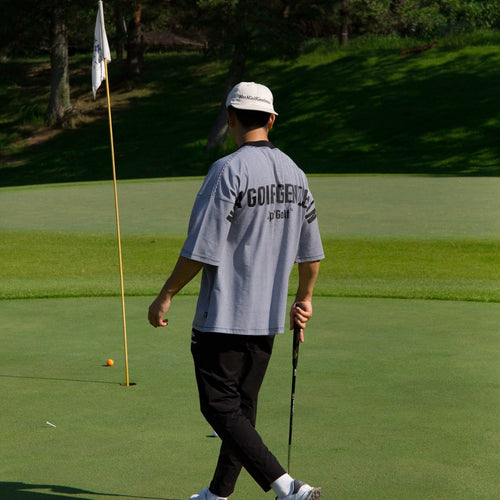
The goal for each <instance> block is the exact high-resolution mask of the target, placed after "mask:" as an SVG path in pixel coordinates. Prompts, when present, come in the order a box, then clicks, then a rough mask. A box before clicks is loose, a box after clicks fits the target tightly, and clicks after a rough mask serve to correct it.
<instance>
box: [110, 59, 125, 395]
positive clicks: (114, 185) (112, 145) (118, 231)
mask: <svg viewBox="0 0 500 500" xmlns="http://www.w3.org/2000/svg"><path fill="white" fill-rule="evenodd" d="M104 68H105V75H106V94H107V96H108V116H109V136H110V138H111V160H112V163H113V187H114V191H115V213H116V234H117V238H118V259H119V261H120V287H121V297H122V320H123V344H124V347H125V378H126V384H125V385H126V386H127V387H129V385H130V380H129V376H128V349H127V320H126V317H125V289H124V286H123V263H122V244H121V236H120V214H119V212H118V191H117V189H116V166H115V146H114V142H113V121H112V120H111V99H110V97H109V80H108V61H107V60H106V59H104Z"/></svg>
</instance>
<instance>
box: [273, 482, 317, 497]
mask: <svg viewBox="0 0 500 500" xmlns="http://www.w3.org/2000/svg"><path fill="white" fill-rule="evenodd" d="M276 498H277V500H319V499H320V498H321V488H313V487H312V486H309V485H308V484H306V483H303V482H302V481H299V480H298V479H295V480H294V481H293V493H291V494H290V495H287V496H286V497H284V498H282V499H278V497H276Z"/></svg>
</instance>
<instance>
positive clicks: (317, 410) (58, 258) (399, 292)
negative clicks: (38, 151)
mask: <svg viewBox="0 0 500 500" xmlns="http://www.w3.org/2000/svg"><path fill="white" fill-rule="evenodd" d="M200 184H201V178H190V179H189V178H188V179H156V180H148V181H130V182H129V181H127V182H119V185H118V193H119V202H120V216H121V218H120V223H121V229H122V236H123V251H124V272H125V276H124V278H125V292H126V295H127V297H126V308H127V326H128V350H129V358H130V379H131V381H132V382H133V383H135V384H136V385H134V386H132V387H128V388H127V387H122V386H121V385H120V384H122V383H123V382H124V380H125V371H124V355H123V335H122V325H121V305H120V299H119V274H118V264H117V250H116V236H115V218H114V201H113V188H112V184H111V183H110V182H98V183H81V184H61V185H49V186H37V187H34V186H31V187H23V188H2V189H0V276H2V279H1V281H0V299H2V300H0V318H1V320H2V326H1V329H0V382H1V385H0V397H1V401H2V405H1V408H2V410H1V411H0V429H1V431H0V432H1V436H2V442H1V443H2V446H1V452H0V453H1V457H2V459H1V462H0V498H1V499H4V498H5V499H6V500H60V499H67V500H69V499H76V498H78V499H86V500H104V499H116V500H119V499H138V500H153V499H154V500H186V499H187V498H189V495H190V494H192V493H194V492H196V491H198V490H199V489H201V488H203V487H204V486H206V484H207V483H208V482H209V480H210V477H211V473H212V470H213V467H214V462H215V458H216V455H217V450H218V446H219V440H218V439H216V438H211V437H208V436H209V435H210V433H211V429H210V428H209V427H208V425H207V424H206V423H205V422H204V420H203V418H202V416H201V414H200V413H199V410H198V406H197V394H196V388H195V381H194V374H193V369H192V361H191V356H190V352H189V331H190V324H191V320H192V315H193V312H194V308H195V301H196V293H197V282H195V283H193V284H191V285H190V286H188V287H187V288H186V290H185V291H184V293H183V294H182V295H179V296H178V297H177V298H176V299H174V300H175V302H174V306H173V307H172V310H171V311H170V313H169V327H168V329H167V330H163V329H162V330H154V329H152V328H151V327H150V326H149V325H148V324H147V308H148V305H149V303H150V302H151V300H152V297H153V295H154V294H155V293H156V292H157V291H158V289H159V287H160V286H161V285H162V283H163V281H164V279H165V277H166V274H167V272H168V271H169V270H170V267H171V266H172V264H173V263H174V262H175V259H176V256H177V254H178V251H179V249H180V246H181V245H182V241H183V237H184V235H185V232H186V228H187V223H188V220H189V213H190V210H191V205H192V202H193V199H194V196H195V195H196V192H197V190H198V188H199V186H200ZM310 184H311V188H312V190H313V193H314V195H315V198H316V203H317V206H318V214H319V216H318V217H319V222H320V228H321V230H322V234H323V238H324V243H325V249H326V253H327V258H326V259H325V261H324V262H323V263H322V269H321V273H320V278H319V281H318V285H317V290H318V296H317V298H316V299H315V301H314V307H315V315H314V318H313V320H312V321H311V323H310V325H309V326H308V328H307V330H306V334H307V338H306V343H305V344H304V345H303V346H302V348H301V355H300V363H299V369H298V378H297V390H296V409H295V417H294V449H293V455H292V465H291V469H292V474H294V475H297V476H299V477H301V478H302V477H303V478H306V479H307V480H308V481H310V482H311V483H314V484H316V483H317V484H319V485H321V486H322V487H323V491H324V495H323V496H324V498H325V499H326V500H331V499H333V498H335V499H339V500H393V499H394V500H402V499H404V500H424V499H425V500H427V499H442V500H450V499H453V500H462V499H463V500H469V499H474V500H476V499H484V500H493V499H496V498H497V495H498V491H500V480H499V478H500V462H499V460H498V458H499V456H500V432H499V429H500V419H499V415H500V365H499V363H498V359H499V358H500V339H499V337H498V325H499V324H500V304H499V301H500V179H498V178H488V179H484V178H470V179H469V178H467V179H465V178H442V177H436V178H434V177H411V176H312V177H311V179H310ZM295 284H296V278H295V277H294V276H292V279H291V289H290V293H292V292H293V291H294V287H295ZM403 299H404V300H403ZM436 299H445V300H436ZM290 300H291V297H290ZM108 358H112V359H114V361H115V364H114V366H113V367H108V366H105V364H106V360H107V359H108ZM290 378H291V336H290V335H286V336H281V337H280V338H279V339H278V341H277V343H276V349H275V353H274V355H273V359H272V361H271V365H270V368H269V373H268V377H267V378H266V380H265V382H264V387H263V390H262V393H261V399H260V413H259V420H258V423H257V426H258V428H259V430H260V431H261V433H262V434H263V437H264V439H265V441H266V442H267V443H268V444H269V446H270V448H271V449H272V450H273V451H274V452H275V454H276V455H277V456H278V458H279V459H280V460H281V461H282V462H285V461H286V455H287V437H288V417H289V403H290V401H289V397H290ZM47 422H49V424H48V423H47ZM50 424H52V425H50ZM54 426H55V427H54ZM231 498H232V497H231ZM234 498H235V499H236V500H256V499H258V498H268V499H271V498H274V495H272V494H271V493H268V494H267V495H266V494H263V493H262V492H261V491H260V490H259V488H258V487H257V486H256V485H255V484H254V483H253V482H252V480H251V479H250V477H249V476H248V475H247V474H246V473H245V472H244V473H242V476H241V478H240V481H239V482H238V485H237V490H236V492H235V494H234Z"/></svg>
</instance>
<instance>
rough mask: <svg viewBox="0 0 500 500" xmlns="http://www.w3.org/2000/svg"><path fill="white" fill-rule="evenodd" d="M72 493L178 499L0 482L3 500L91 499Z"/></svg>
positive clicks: (145, 498)
mask: <svg viewBox="0 0 500 500" xmlns="http://www.w3.org/2000/svg"><path fill="white" fill-rule="evenodd" d="M31 490H46V491H31ZM74 495H92V496H93V497H94V496H97V497H108V498H116V499H120V498H132V499H137V500H180V499H175V498H166V497H148V496H145V497H143V496H137V495H119V494H116V493H99V492H96V491H89V490H82V489H80V488H72V487H70V486H58V485H48V484H28V483H22V482H0V498H4V499H5V500H61V499H67V500H69V499H71V498H72V499H75V498H80V499H81V500H91V499H90V498H87V499H86V497H81V496H78V497H75V496H74Z"/></svg>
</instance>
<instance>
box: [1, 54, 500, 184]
mask: <svg viewBox="0 0 500 500" xmlns="http://www.w3.org/2000/svg"><path fill="white" fill-rule="evenodd" d="M311 61H312V62H311V64H310V65H308V66H305V65H297V64H290V63H288V62H282V63H279V64H277V63H276V62H275V61H270V62H269V63H259V64H254V65H251V64H249V65H248V66H249V67H253V69H252V70H247V73H246V74H245V79H246V80H248V81H250V80H254V81H263V83H266V84H268V85H270V86H271V87H272V88H273V89H274V91H275V94H276V101H277V103H280V104H279V106H278V109H283V113H282V114H280V120H279V122H278V126H277V127H276V130H275V131H273V135H272V141H273V142H274V143H275V144H276V146H278V147H280V148H282V149H283V150H284V151H286V152H287V153H288V154H290V155H291V156H292V158H294V159H295V161H297V163H298V164H299V165H300V166H301V167H302V168H303V169H304V170H305V171H306V172H307V173H320V174H323V173H413V174H431V175H443V174H444V175H466V176H496V175H500V167H499V165H498V161H497V158H498V157H499V155H500V147H499V142H498V140H497V138H498V135H499V133H500V122H499V120H498V118H497V115H496V109H497V108H496V107H495V102H496V100H497V75H496V73H495V71H496V68H497V67H498V55H497V52H494V51H492V50H491V49H489V48H486V49H485V50H484V51H483V52H480V53H477V54H474V56H471V55H469V54H468V53H462V52H460V51H456V50H453V49H445V48H444V49H436V50H434V51H432V52H428V53H424V54H420V55H418V56H415V57H413V58H401V57H400V56H399V55H398V53H397V52H396V51H393V50H390V51H385V52H384V51H378V52H373V51H367V52H366V53H365V52H359V53H345V54H343V55H342V54H341V55H340V56H339V55H338V54H331V55H329V56H325V60H324V62H321V63H316V62H314V60H311ZM9 64H10V63H9ZM73 64H74V70H75V71H78V70H79V71H83V68H84V66H83V65H84V64H87V62H86V61H83V60H77V61H75V62H74V63H73ZM46 66H47V63H44V64H43V65H41V69H40V68H38V73H37V72H36V71H35V70H37V68H30V71H31V72H28V73H29V74H28V76H25V78H24V79H22V80H21V81H22V85H18V89H17V91H16V92H17V94H16V98H15V99H14V98H12V99H11V101H13V102H14V104H17V105H21V103H23V102H24V100H25V99H27V97H26V94H27V92H26V88H25V86H27V88H28V90H29V89H30V88H31V87H30V85H31V86H32V87H34V88H35V89H37V88H38V89H45V88H46V82H45V80H44V78H46ZM3 68H5V72H6V73H9V72H10V73H12V75H13V76H11V77H10V78H11V79H12V78H14V77H15V76H16V75H19V74H22V72H23V71H27V70H26V69H25V68H23V67H18V66H13V67H10V66H8V64H7V63H4V64H3ZM42 70H43V71H42ZM225 71H226V69H225V66H224V63H222V62H218V63H210V62H209V61H207V60H206V59H204V57H203V55H201V54H189V55H187V54H177V55H172V54H169V55H165V56H154V57H153V56H151V57H148V58H147V61H146V70H145V73H144V76H143V77H142V79H140V80H139V81H137V82H135V83H134V85H132V86H130V87H129V86H127V85H125V84H123V83H122V84H121V86H120V85H118V87H117V88H115V89H114V92H113V95H114V98H115V99H116V100H117V101H118V103H117V104H118V105H117V106H116V107H114V110H115V111H116V113H114V115H113V116H114V119H113V128H114V138H115V148H116V161H117V165H116V166H117V172H118V177H119V178H120V179H136V178H155V177H170V176H188V175H205V173H206V170H207V168H208V166H209V164H210V163H211V161H212V160H213V159H214V158H211V157H210V155H207V154H206V153H205V152H204V145H205V141H206V137H207V135H208V131H209V130H210V127H211V125H212V122H213V120H214V119H215V116H216V114H217V111H218V108H219V95H220V92H221V88H222V86H223V82H224V78H225ZM118 72H119V67H117V66H113V68H112V73H115V74H112V75H111V78H110V79H111V81H117V80H118V81H119V74H118ZM10 73H9V74H10ZM33 74H34V75H35V76H33ZM6 79H7V76H5V77H3V78H0V84H1V83H2V81H3V82H4V87H5V85H6V83H5V81H6ZM44 82H45V87H44V86H43V83H44ZM0 89H1V85H0ZM82 89H83V87H78V86H73V87H72V91H73V92H76V93H77V95H79V94H78V92H82ZM299 89H301V90H299ZM479 90H480V92H479ZM9 92H10V90H9ZM40 93H41V94H43V92H40V91H39V92H38V93H37V92H35V91H34V90H33V88H31V93H30V96H32V100H33V102H30V103H29V106H28V108H27V110H26V111H25V114H26V113H27V114H29V112H31V111H30V110H31V109H32V108H37V106H40ZM88 93H89V92H87V94H88ZM9 95H12V94H9ZM81 97H82V96H81ZM89 99H90V98H89V97H87V101H89ZM103 103H104V100H103V96H102V95H101V94H100V96H99V100H98V101H97V103H96V104H89V103H88V102H87V108H88V109H87V113H91V114H92V113H94V114H95V115H96V116H99V117H100V119H98V120H96V121H94V122H93V123H87V124H85V123H83V124H81V126H79V128H77V129H75V130H65V131H64V133H60V134H58V135H55V136H54V137H52V138H50V139H49V140H47V141H44V142H40V143H38V144H32V145H31V146H30V147H24V148H19V149H18V150H14V151H11V152H10V154H8V155H7V156H6V157H5V158H4V160H5V161H4V162H3V163H2V158H1V155H0V171H1V173H2V175H1V176H0V186H14V185H24V184H40V183H54V182H74V181H94V180H103V179H106V180H109V179H110V173H111V163H110V150H109V149H110V148H109V139H108V137H109V131H108V123H107V116H106V112H105V106H104V104H103ZM15 109H17V108H15V107H13V105H11V108H10V115H15ZM37 109H38V108H37ZM28 118H29V116H28V117H23V116H22V114H21V116H20V117H18V119H17V122H12V121H10V122H6V123H5V124H4V125H2V126H0V139H1V137H2V133H3V134H4V135H5V134H7V136H8V134H9V133H11V132H12V130H14V129H16V130H17V129H18V131H17V132H16V133H18V134H20V135H22V131H23V126H24V122H23V120H28ZM2 127H3V128H2ZM7 143H8V141H7Z"/></svg>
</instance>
